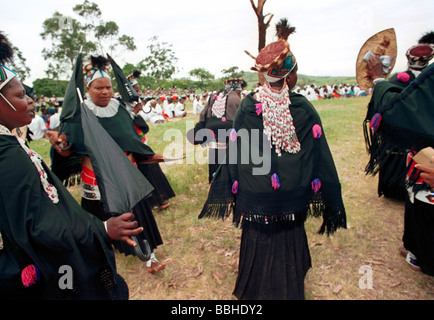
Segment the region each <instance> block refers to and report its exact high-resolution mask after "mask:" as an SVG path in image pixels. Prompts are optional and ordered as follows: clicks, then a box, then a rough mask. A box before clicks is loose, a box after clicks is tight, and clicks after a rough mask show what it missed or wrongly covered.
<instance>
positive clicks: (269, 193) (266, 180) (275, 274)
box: [199, 19, 346, 300]
mask: <svg viewBox="0 0 434 320" xmlns="http://www.w3.org/2000/svg"><path fill="white" fill-rule="evenodd" d="M276 28H277V31H278V37H279V40H278V41H277V42H274V43H272V44H270V45H268V46H267V47H266V48H264V49H263V50H262V51H261V53H260V54H259V56H258V57H257V58H256V66H255V67H254V68H253V69H254V70H256V71H258V72H261V73H263V75H264V77H265V79H266V81H265V83H264V85H263V87H262V88H261V89H259V91H258V92H257V93H255V94H249V95H248V96H247V97H246V98H244V100H243V101H242V103H241V106H240V108H239V109H238V111H237V114H236V117H235V120H234V129H233V130H232V133H231V136H230V143H229V147H228V150H227V157H226V163H224V164H222V165H220V166H219V168H218V169H217V172H216V174H215V177H214V179H213V180H212V182H211V185H210V191H209V194H208V199H207V201H206V203H205V205H204V207H203V209H202V212H201V214H200V216H199V218H203V217H220V218H225V217H227V216H228V215H229V214H230V213H231V212H232V213H233V221H234V223H235V224H236V225H238V224H240V225H241V227H242V230H243V233H242V238H241V247H240V258H239V272H238V278H237V281H236V285H235V289H234V295H235V296H236V297H237V298H238V299H263V300H265V299H273V300H279V299H304V278H305V275H306V273H307V271H308V270H309V268H310V267H311V258H310V253H309V247H308V243H307V237H306V233H305V229H304V222H305V219H306V218H307V216H309V215H313V216H321V215H322V217H323V220H324V221H323V225H322V226H321V229H320V232H321V233H323V232H327V234H329V233H332V232H334V231H336V230H337V229H338V228H341V227H345V226H346V214H345V208H344V205H343V202H342V197H341V187H340V183H339V179H338V175H337V172H336V168H335V166H334V162H333V158H332V155H331V153H330V150H329V148H328V144H327V140H326V139H325V135H324V131H323V129H322V125H321V120H320V118H319V116H318V114H317V112H316V111H315V109H314V108H313V106H312V105H311V104H310V103H309V101H307V99H305V98H304V97H303V96H302V95H299V94H296V93H293V92H292V91H291V89H292V88H293V87H294V86H295V84H296V82H297V65H296V61H295V57H294V56H293V54H292V53H291V51H290V50H289V44H288V43H287V41H286V39H287V38H288V36H289V34H290V33H292V32H293V31H294V29H295V28H290V27H289V26H288V23H287V21H286V20H285V19H282V21H280V22H279V24H278V25H277V26H276Z"/></svg>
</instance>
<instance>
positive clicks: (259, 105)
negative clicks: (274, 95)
mask: <svg viewBox="0 0 434 320" xmlns="http://www.w3.org/2000/svg"><path fill="white" fill-rule="evenodd" d="M255 107H256V114H257V115H258V116H259V115H260V114H261V113H262V103H256V104H255Z"/></svg>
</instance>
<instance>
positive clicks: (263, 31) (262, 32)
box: [250, 0, 274, 85]
mask: <svg viewBox="0 0 434 320" xmlns="http://www.w3.org/2000/svg"><path fill="white" fill-rule="evenodd" d="M266 1H267V0H258V5H257V6H255V4H254V2H253V0H250V4H251V5H252V8H253V10H254V11H255V14H256V16H257V17H258V36H259V37H258V53H259V52H260V51H261V50H262V49H263V48H264V47H265V45H266V35H267V28H268V27H269V26H270V22H271V19H273V16H274V15H273V14H272V15H270V14H269V13H268V14H266V15H265V16H264V14H263V9H264V4H265V2H266ZM268 15H270V17H269V18H268V21H267V22H265V21H264V20H265V17H267V16H268ZM258 81H259V82H260V83H261V85H262V84H263V83H264V81H265V79H264V76H263V75H262V74H261V73H258Z"/></svg>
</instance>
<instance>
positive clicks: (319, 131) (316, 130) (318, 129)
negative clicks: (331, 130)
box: [312, 124, 322, 139]
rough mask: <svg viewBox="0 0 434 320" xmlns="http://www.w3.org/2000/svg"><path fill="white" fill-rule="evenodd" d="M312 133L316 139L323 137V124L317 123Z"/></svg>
mask: <svg viewBox="0 0 434 320" xmlns="http://www.w3.org/2000/svg"><path fill="white" fill-rule="evenodd" d="M312 134H313V137H314V139H319V138H321V135H322V129H321V126H320V125H319V124H316V125H314V126H313V127H312Z"/></svg>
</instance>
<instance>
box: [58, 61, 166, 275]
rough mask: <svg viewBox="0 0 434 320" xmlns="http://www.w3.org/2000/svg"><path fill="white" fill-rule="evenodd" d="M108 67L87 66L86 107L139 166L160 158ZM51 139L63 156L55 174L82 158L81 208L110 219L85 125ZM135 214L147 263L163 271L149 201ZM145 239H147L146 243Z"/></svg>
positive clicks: (130, 252)
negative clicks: (114, 86)
mask: <svg viewBox="0 0 434 320" xmlns="http://www.w3.org/2000/svg"><path fill="white" fill-rule="evenodd" d="M108 64H109V60H107V59H106V58H104V57H101V56H100V57H91V62H90V63H89V64H88V65H86V66H85V67H84V73H85V74H84V79H85V84H86V89H87V95H86V100H85V101H86V102H85V104H86V107H87V108H89V109H90V110H91V111H92V113H94V114H95V116H96V117H97V119H98V121H99V123H100V124H101V125H102V127H103V128H104V129H105V130H106V131H107V133H108V134H109V135H110V136H111V138H113V140H114V141H115V142H116V143H117V144H118V146H119V147H120V148H121V150H122V151H124V152H125V154H126V156H127V157H128V158H129V159H130V160H131V161H132V162H133V163H134V164H136V165H139V164H140V163H142V162H145V161H148V160H149V159H152V158H153V157H156V156H157V155H156V154H155V153H154V152H153V151H152V149H151V148H150V147H149V146H147V145H146V144H144V143H143V142H142V141H141V138H140V136H139V135H138V134H137V131H136V129H135V128H134V124H133V121H132V119H131V117H130V114H129V112H128V111H127V109H126V107H125V105H124V104H123V103H122V102H121V101H119V100H117V99H113V98H112V97H113V95H114V92H113V89H112V82H111V78H110V75H109V73H108ZM51 140H52V144H53V147H54V148H55V149H56V151H57V154H59V155H60V156H59V155H57V154H55V155H54V156H53V171H54V172H55V173H56V174H57V172H58V170H54V168H60V167H61V165H59V164H60V163H62V162H70V161H72V158H71V157H73V158H78V160H79V161H78V169H79V170H78V172H79V173H80V186H81V196H82V199H81V205H82V207H83V208H84V209H85V210H87V211H88V212H90V213H92V214H94V215H96V216H97V217H98V218H100V219H101V220H103V221H105V220H107V219H108V218H109V217H110V216H111V214H112V213H111V212H106V211H105V210H104V207H103V202H102V200H104V199H103V197H102V194H101V192H100V188H99V186H98V181H97V177H96V175H95V172H94V169H93V164H92V163H91V160H90V157H89V151H88V150H87V149H86V147H85V146H84V144H83V134H82V128H81V126H75V125H73V124H71V123H69V125H68V126H65V128H64V130H63V132H62V134H61V135H60V136H59V139H56V136H55V135H54V136H53V138H52V139H51ZM62 144H67V147H66V148H63V149H67V150H66V151H64V150H62V149H61V148H59V146H61V145H62ZM62 158H64V159H62ZM59 171H60V170H59ZM76 173H77V170H76V169H75V170H71V171H70V172H66V173H63V172H59V175H61V176H66V178H68V175H72V174H76ZM118 187H119V188H123V187H124V186H122V185H119V186H118ZM133 212H134V214H135V216H136V219H137V221H138V222H139V225H140V226H141V227H143V232H141V233H140V234H139V235H138V239H139V245H140V248H141V249H142V251H143V252H146V251H148V250H149V248H148V247H147V246H146V245H145V244H146V242H147V243H148V244H149V247H150V250H151V251H152V253H151V258H150V259H149V260H147V269H148V271H149V272H151V273H154V272H157V271H160V270H162V269H164V267H165V265H164V264H163V263H160V262H159V261H158V260H157V258H156V257H155V253H154V250H155V249H156V248H157V247H158V246H159V245H161V244H162V243H163V240H162V238H161V235H160V232H159V230H158V226H157V223H156V221H155V218H154V216H153V214H152V209H151V207H150V205H149V202H148V201H147V199H146V198H145V199H143V200H142V201H140V202H139V203H138V204H137V205H136V206H135V207H134V209H133ZM142 240H146V242H144V241H142ZM114 246H115V247H116V249H118V250H119V251H120V252H121V253H123V254H125V255H134V256H136V255H137V253H136V250H134V248H132V247H131V246H127V245H125V244H124V243H122V242H119V241H116V242H114ZM145 255H146V254H145ZM139 257H140V256H139ZM143 259H144V258H143Z"/></svg>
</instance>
